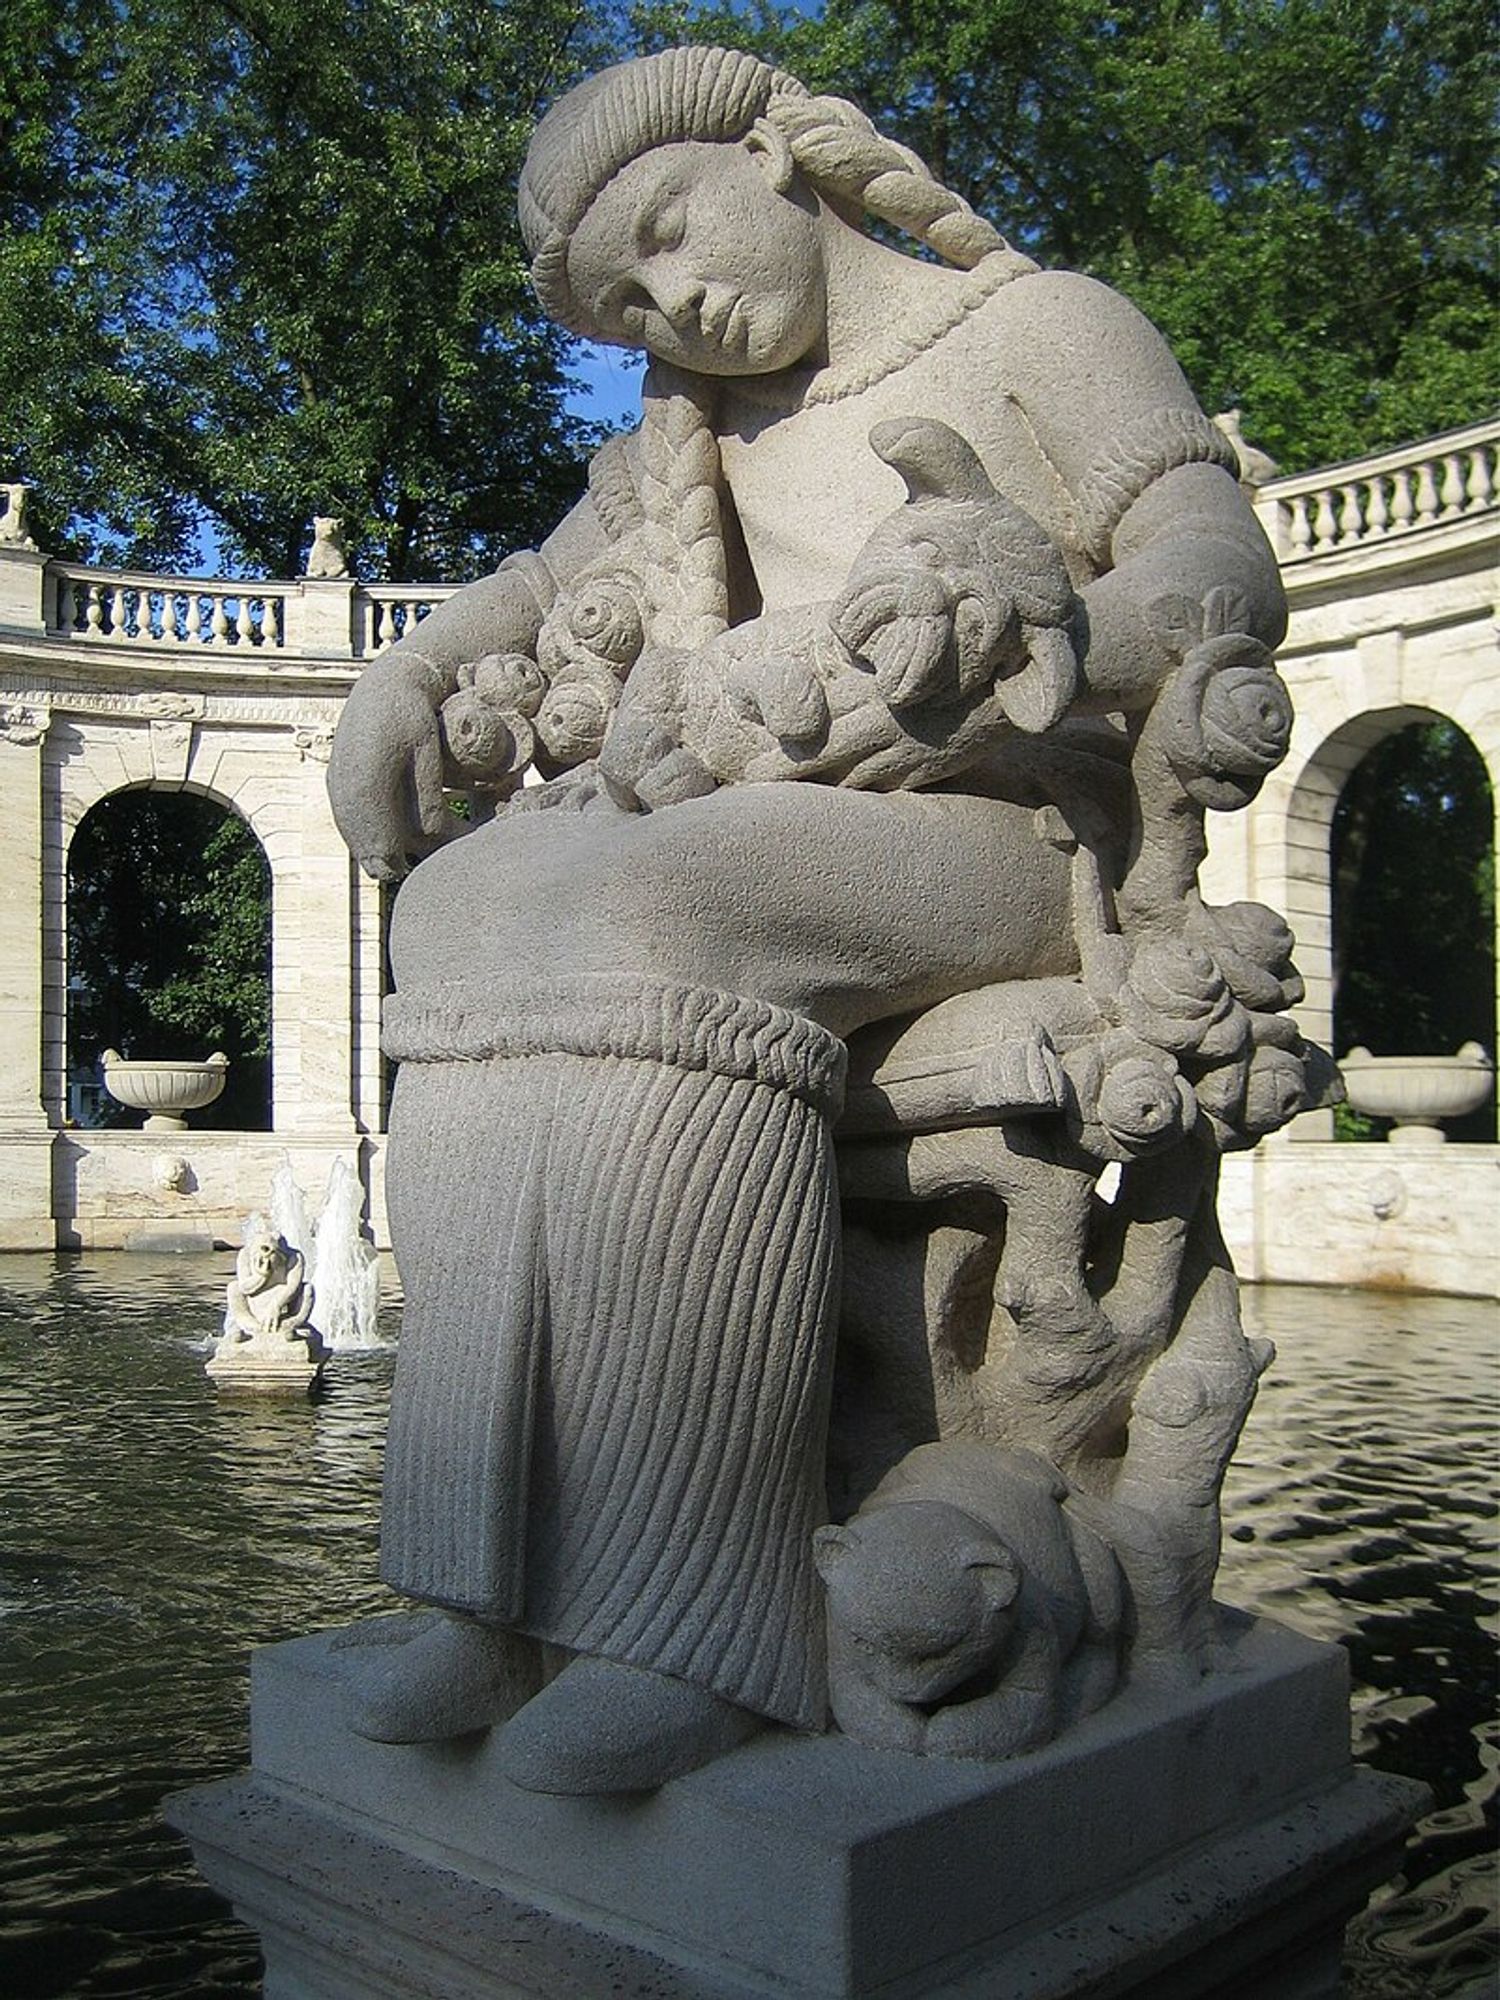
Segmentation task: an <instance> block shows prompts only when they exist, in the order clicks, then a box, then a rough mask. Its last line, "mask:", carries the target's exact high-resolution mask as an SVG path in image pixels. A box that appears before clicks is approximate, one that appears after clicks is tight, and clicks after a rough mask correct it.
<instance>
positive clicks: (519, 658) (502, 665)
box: [458, 653, 547, 716]
mask: <svg viewBox="0 0 1500 2000" xmlns="http://www.w3.org/2000/svg"><path fill="white" fill-rule="evenodd" d="M458 680H459V685H460V686H461V687H471V688H473V690H474V692H475V693H476V694H477V695H478V696H479V698H480V699H481V701H485V702H488V703H489V705H490V707H491V708H498V709H500V710H501V711H502V712H504V711H506V710H508V711H509V712H510V713H511V714H512V715H526V716H531V715H535V714H536V712H537V710H538V709H539V708H540V707H541V705H542V700H543V697H544V696H545V695H546V692H547V676H546V675H545V674H544V673H543V672H542V670H541V668H540V667H539V666H538V665H537V664H536V662H535V661H534V660H528V659H527V658H526V655H525V654H524V653H486V654H485V656H484V658H483V659H482V660H475V661H474V662H473V663H472V664H471V665H469V666H464V667H460V668H459V670H458Z"/></svg>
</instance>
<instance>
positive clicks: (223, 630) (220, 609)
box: [208, 592, 233, 646]
mask: <svg viewBox="0 0 1500 2000" xmlns="http://www.w3.org/2000/svg"><path fill="white" fill-rule="evenodd" d="M209 602H210V604H212V606H213V610H212V612H211V613H210V615H209V620H208V643H209V645H210V646H227V645H228V644H229V638H230V633H231V631H232V630H233V628H232V626H231V625H230V622H229V601H228V599H227V598H223V597H220V596H219V595H218V594H217V592H216V593H215V594H214V596H213V597H211V598H210V599H209Z"/></svg>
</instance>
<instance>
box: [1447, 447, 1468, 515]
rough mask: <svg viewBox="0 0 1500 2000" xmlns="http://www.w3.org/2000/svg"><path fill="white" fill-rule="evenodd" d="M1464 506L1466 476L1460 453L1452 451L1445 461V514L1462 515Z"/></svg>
mask: <svg viewBox="0 0 1500 2000" xmlns="http://www.w3.org/2000/svg"><path fill="white" fill-rule="evenodd" d="M1463 506H1464V475H1463V469H1462V467H1461V465H1460V464H1459V458H1458V453H1457V452H1456V451H1450V452H1449V453H1448V454H1447V455H1446V457H1445V458H1444V460H1443V512H1444V514H1461V513H1462V512H1463Z"/></svg>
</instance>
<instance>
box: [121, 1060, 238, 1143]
mask: <svg viewBox="0 0 1500 2000" xmlns="http://www.w3.org/2000/svg"><path fill="white" fill-rule="evenodd" d="M228 1072H229V1058H228V1056H226V1055H224V1054H223V1053H222V1052H220V1051H217V1050H216V1051H215V1052H214V1054H213V1055H211V1056H210V1057H209V1058H208V1060H207V1061H206V1062H174V1061H171V1060H169V1059H167V1058H165V1057H157V1058H155V1059H152V1058H146V1057H143V1058H142V1059H141V1060H140V1061H138V1062H127V1061H126V1060H125V1058H124V1057H123V1056H122V1055H121V1054H120V1052H119V1050H118V1049H106V1050H105V1051H104V1088H105V1089H106V1090H107V1091H108V1092H109V1094H110V1096H111V1097H112V1098H113V1099H114V1100H115V1102H116V1103H117V1104H123V1105H125V1106H127V1107H128V1109H130V1110H131V1111H144V1112H146V1113H147V1117H146V1130H147V1131H148V1132H185V1131H186V1130H187V1120H186V1118H185V1117H184V1116H183V1113H184V1112H187V1111H201V1110H202V1109H203V1107H204V1105H205V1104H212V1103H213V1101H214V1099H215V1098H216V1097H218V1096H220V1095H221V1094H222V1093H223V1089H224V1079H225V1077H226V1076H227V1075H228Z"/></svg>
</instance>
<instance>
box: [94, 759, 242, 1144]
mask: <svg viewBox="0 0 1500 2000" xmlns="http://www.w3.org/2000/svg"><path fill="white" fill-rule="evenodd" d="M270 972H271V872H270V868H269V866H268V865H267V862H266V857H265V855H264V853H263V852H262V851H261V847H260V843H259V842H258V841H257V840H256V838H255V836H254V834H252V833H251V831H250V829H249V828H248V827H247V826H246V825H245V823H244V821H243V820H241V819H239V818H238V817H237V816H236V815H235V814H233V813H230V812H226V811H225V809H224V808H223V807H222V806H219V805H216V804H214V803H213V802H212V801H211V800H208V799H203V798H198V797H196V796H194V795H193V794H191V793H186V792H154V791H153V792H145V791H132V792H117V793H113V794H112V795H111V796H110V797H109V798H107V799H104V800H102V801H101V802H100V803H99V804H98V805H97V806H95V807H94V809H93V810H92V812H90V813H89V815H88V817H87V818H86V819H85V820H84V822H83V824H82V825H81V826H80V827H79V829H78V831H77V833H76V834H75V835H74V837H73V843H72V847H71V849H70V851H69V855H68V980H69V996H68V1052H69V1062H70V1067H72V1068H73V1069H75V1070H76V1069H77V1068H78V1067H79V1065H87V1064H89V1063H92V1062H93V1061H94V1060H96V1059H97V1057H99V1056H100V1055H102V1053H103V1052H104V1050H105V1049H106V1048H115V1049H118V1050H119V1051H120V1053H121V1054H122V1055H125V1056H131V1057H141V1056H172V1057H186V1058H192V1059H201V1058H202V1057H204V1056H207V1055H209V1054H210V1053H211V1052H212V1051H213V1050H214V1049H222V1050H223V1051H224V1053H225V1054H226V1055H227V1056H228V1057H229V1059H230V1068H229V1077H228V1082H227V1084H226V1087H225V1092H224V1095H223V1097H222V1098H220V1100H219V1101H218V1103H217V1104H215V1105H214V1106H212V1107H211V1108H210V1109H209V1110H207V1111H204V1112H201V1113H199V1114H197V1119H196V1122H198V1123H199V1124H208V1125H219V1126H224V1127H232V1128H236V1129H246V1130H249V1129H254V1128H256V1127H261V1126H265V1125H267V1124H269V1122H270V1121H269V1116H268V1112H269V1102H268V1086H269V1074H270V1072H269V1061H268V1059H269V1056H270V1048H271V1011H270V998H271V994H270ZM107 1115H110V1116H112V1117H115V1118H116V1119H118V1118H121V1117H125V1116H127V1115H128V1114H125V1113H123V1112H120V1111H118V1108H117V1107H116V1108H115V1110H114V1111H113V1112H111V1113H109V1114H107Z"/></svg>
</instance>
